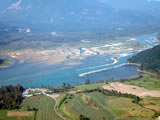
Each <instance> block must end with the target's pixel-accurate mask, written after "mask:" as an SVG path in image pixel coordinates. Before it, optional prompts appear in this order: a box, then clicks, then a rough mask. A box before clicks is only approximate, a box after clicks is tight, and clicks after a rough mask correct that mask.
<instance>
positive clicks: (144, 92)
mask: <svg viewBox="0 0 160 120" xmlns="http://www.w3.org/2000/svg"><path fill="white" fill-rule="evenodd" d="M103 88H104V89H107V90H115V91H118V92H121V93H128V94H133V95H136V96H139V97H146V96H150V97H160V91H152V90H148V89H145V88H143V87H137V86H133V85H126V84H123V83H118V82H116V83H111V84H110V85H105V86H103Z"/></svg>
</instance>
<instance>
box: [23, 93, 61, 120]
mask: <svg viewBox="0 0 160 120" xmlns="http://www.w3.org/2000/svg"><path fill="white" fill-rule="evenodd" d="M54 105H55V101H54V100H53V99H52V98H50V97H47V96H34V97H30V98H27V99H25V100H24V101H23V103H22V110H27V109H28V108H29V109H33V108H36V109H38V111H37V114H36V120H61V118H59V116H58V115H57V114H56V113H55V111H54Z"/></svg>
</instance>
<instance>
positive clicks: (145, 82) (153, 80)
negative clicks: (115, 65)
mask: <svg viewBox="0 0 160 120" xmlns="http://www.w3.org/2000/svg"><path fill="white" fill-rule="evenodd" d="M124 83H125V84H129V85H135V86H139V87H144V88H146V89H149V90H160V78H157V77H154V76H150V75H145V76H144V77H143V78H140V79H138V80H128V81H126V82H124Z"/></svg>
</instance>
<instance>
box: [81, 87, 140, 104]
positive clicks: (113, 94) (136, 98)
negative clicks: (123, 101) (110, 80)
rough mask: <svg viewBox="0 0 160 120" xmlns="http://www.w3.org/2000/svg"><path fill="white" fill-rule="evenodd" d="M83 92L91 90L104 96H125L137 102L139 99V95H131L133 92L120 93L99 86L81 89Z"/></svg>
mask: <svg viewBox="0 0 160 120" xmlns="http://www.w3.org/2000/svg"><path fill="white" fill-rule="evenodd" d="M83 92H84V93H91V92H100V93H102V94H104V95H106V96H118V97H126V98H131V99H133V101H132V102H133V103H136V104H138V103H139V101H140V97H138V96H136V95H133V94H128V93H121V92H118V91H115V90H105V89H100V88H96V89H91V90H85V91H83Z"/></svg>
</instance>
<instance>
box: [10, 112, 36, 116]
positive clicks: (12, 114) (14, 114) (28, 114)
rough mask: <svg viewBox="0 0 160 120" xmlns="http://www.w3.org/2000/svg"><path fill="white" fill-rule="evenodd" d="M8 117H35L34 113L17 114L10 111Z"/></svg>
mask: <svg viewBox="0 0 160 120" xmlns="http://www.w3.org/2000/svg"><path fill="white" fill-rule="evenodd" d="M7 116H8V117H24V116H33V112H16V111H8V114H7Z"/></svg>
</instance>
